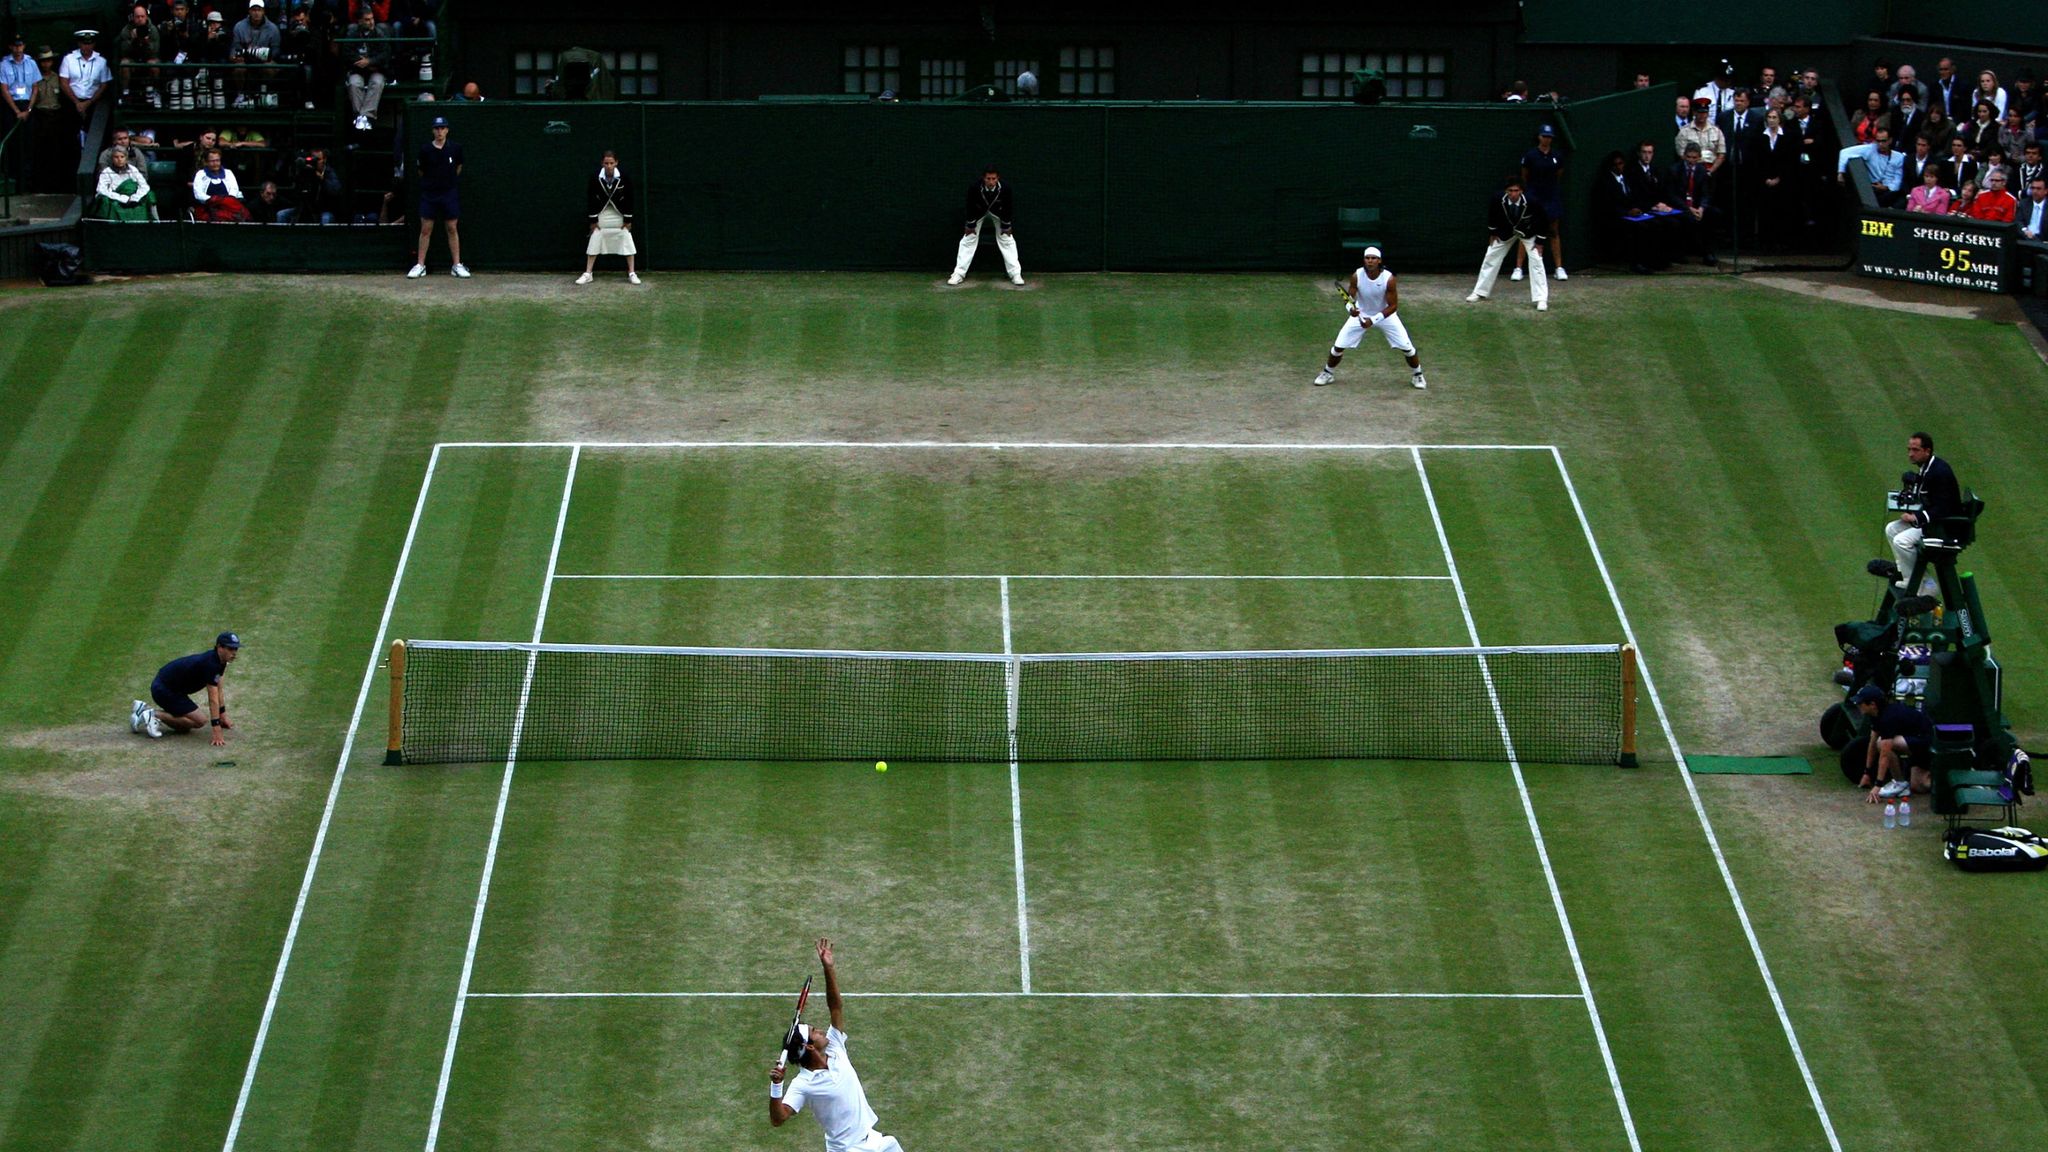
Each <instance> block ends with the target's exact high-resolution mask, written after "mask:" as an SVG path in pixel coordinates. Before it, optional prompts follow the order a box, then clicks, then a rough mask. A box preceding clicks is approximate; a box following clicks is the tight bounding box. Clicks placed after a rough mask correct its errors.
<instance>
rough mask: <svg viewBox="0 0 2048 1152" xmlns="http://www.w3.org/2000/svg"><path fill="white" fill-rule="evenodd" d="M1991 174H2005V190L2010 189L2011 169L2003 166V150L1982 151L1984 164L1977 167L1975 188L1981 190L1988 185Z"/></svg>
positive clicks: (1990, 149) (1988, 149)
mask: <svg viewBox="0 0 2048 1152" xmlns="http://www.w3.org/2000/svg"><path fill="white" fill-rule="evenodd" d="M1993 172H2003V173H2004V174H2005V186H2006V187H2007V188H2010V187H2012V169H2010V168H2007V167H2006V166H2005V151H2004V150H2003V149H2000V148H1987V149H1985V150H1984V162H1983V163H1982V164H1979V165H1978V166H1977V186H1978V187H1980V188H1981V187H1984V186H1986V185H1988V184H1990V183H1991V174H1992V173H1993Z"/></svg>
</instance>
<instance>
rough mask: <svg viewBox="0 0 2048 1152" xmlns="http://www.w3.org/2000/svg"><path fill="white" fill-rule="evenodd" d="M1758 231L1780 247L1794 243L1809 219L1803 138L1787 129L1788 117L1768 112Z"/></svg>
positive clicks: (1758, 152)
mask: <svg viewBox="0 0 2048 1152" xmlns="http://www.w3.org/2000/svg"><path fill="white" fill-rule="evenodd" d="M1754 151H1755V156H1756V177H1755V179H1756V189H1757V231H1758V234H1759V235H1760V237H1761V238H1762V239H1763V241H1764V242H1765V243H1767V244H1772V245H1775V246H1778V247H1781V248H1782V247H1785V246H1788V245H1790V244H1791V242H1792V240H1793V239H1794V238H1795V237H1796V236H1797V235H1798V234H1799V226H1800V224H1801V223H1803V222H1804V220H1805V218H1806V217H1805V215H1804V211H1805V209H1804V208H1803V207H1802V206H1801V204H1800V200H1799V177H1800V170H1799V141H1798V140H1797V139H1795V138H1794V137H1793V135H1792V133H1790V132H1787V131H1786V130H1785V117H1784V116H1783V115H1782V114H1781V113H1779V112H1777V111H1776V110H1772V111H1769V112H1765V113H1764V133H1763V136H1762V137H1761V138H1760V139H1758V140H1757V143H1756V148H1755V150H1754Z"/></svg>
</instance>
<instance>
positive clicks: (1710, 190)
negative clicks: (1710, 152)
mask: <svg viewBox="0 0 2048 1152" xmlns="http://www.w3.org/2000/svg"><path fill="white" fill-rule="evenodd" d="M1690 183H1691V185H1692V198H1691V199H1690V200H1688V199H1686V194H1685V191H1686V185H1687V180H1686V165H1685V161H1683V160H1681V161H1679V162H1678V163H1676V164H1673V165H1672V166H1671V174H1670V175H1669V176H1666V177H1665V179H1664V188H1665V192H1664V200H1665V202H1666V203H1668V204H1670V205H1671V206H1672V207H1673V208H1698V209H1701V210H1702V211H1704V210H1706V209H1708V208H1712V207H1713V206H1714V177H1713V174H1712V173H1711V172H1709V171H1708V170H1707V166H1706V165H1705V164H1702V165H1700V170H1699V174H1698V175H1697V176H1695V177H1694V178H1693V179H1692V180H1691V182H1690Z"/></svg>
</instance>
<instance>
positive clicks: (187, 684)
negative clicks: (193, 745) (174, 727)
mask: <svg viewBox="0 0 2048 1152" xmlns="http://www.w3.org/2000/svg"><path fill="white" fill-rule="evenodd" d="M227 670H228V665H227V661H225V660H222V659H221V658H220V653H219V652H216V651H214V650H213V649H211V648H208V649H207V650H206V651H204V652H194V653H193V654H192V655H190V656H180V657H178V658H177V659H176V660H173V661H171V662H170V663H169V664H166V665H164V666H163V667H161V668H159V669H157V670H156V679H155V680H152V681H150V685H149V697H150V699H152V700H154V701H156V706H157V707H159V708H161V709H163V710H164V711H165V712H168V713H170V714H171V715H173V716H189V715H191V714H192V713H194V712H197V711H199V705H198V704H195V703H193V701H192V696H191V694H192V693H194V692H203V691H205V690H206V686H207V685H209V684H218V683H220V678H221V677H222V676H224V675H226V674H227Z"/></svg>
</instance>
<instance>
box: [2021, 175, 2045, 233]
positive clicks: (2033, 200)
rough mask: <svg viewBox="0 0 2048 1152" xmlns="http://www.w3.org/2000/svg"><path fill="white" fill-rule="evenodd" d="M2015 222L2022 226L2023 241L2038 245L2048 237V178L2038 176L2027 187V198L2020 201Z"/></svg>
mask: <svg viewBox="0 0 2048 1152" xmlns="http://www.w3.org/2000/svg"><path fill="white" fill-rule="evenodd" d="M2013 222H2014V223H2016V224H2018V225H2019V226H2020V236H2021V238H2023V239H2026V240H2033V241H2035V242H2037V243H2038V242H2040V240H2041V237H2042V236H2043V235H2048V176H2036V177H2034V182H2033V183H2032V184H2029V185H2028V186H2027V198H2026V199H2025V200H2022V201H2020V204H2019V212H2018V213H2017V214H2016V215H2015V216H2014V217H2013Z"/></svg>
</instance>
